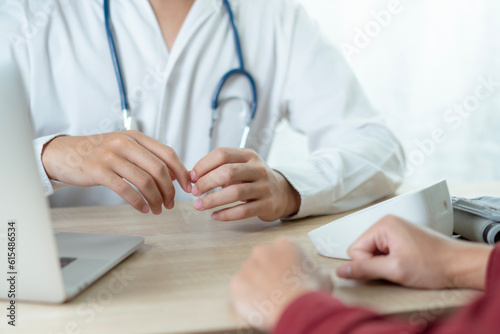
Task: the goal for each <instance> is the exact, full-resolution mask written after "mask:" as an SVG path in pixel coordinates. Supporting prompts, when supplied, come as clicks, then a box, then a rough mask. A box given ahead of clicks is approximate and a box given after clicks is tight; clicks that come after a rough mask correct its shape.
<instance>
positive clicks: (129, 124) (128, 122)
mask: <svg viewBox="0 0 500 334" xmlns="http://www.w3.org/2000/svg"><path fill="white" fill-rule="evenodd" d="M223 3H224V6H225V8H226V9H227V12H228V16H229V22H230V25H231V29H232V31H233V35H234V44H235V47H236V55H237V57H238V63H239V67H238V68H235V69H233V70H230V71H229V72H227V73H226V74H225V75H224V76H223V77H222V78H221V80H220V81H219V83H218V84H217V87H216V88H215V91H214V93H213V96H212V101H211V108H212V124H211V126H210V133H209V136H210V148H212V143H213V137H214V129H215V126H216V124H217V121H218V118H219V112H218V109H219V96H220V93H221V91H222V89H223V88H224V85H225V84H226V82H227V81H228V80H229V78H231V77H233V76H243V77H245V78H247V79H248V82H249V84H250V88H251V90H252V103H251V106H250V111H249V114H248V116H247V118H246V120H245V122H246V124H245V129H244V131H243V135H242V138H241V141H240V146H239V147H240V148H244V147H245V146H246V143H247V140H248V134H249V132H250V125H251V122H252V120H253V119H254V118H255V114H256V112H257V101H258V99H257V97H258V96H257V87H256V84H255V80H254V78H253V77H252V75H251V74H250V73H249V72H248V71H247V70H246V69H245V63H244V61H243V53H242V50H241V42H240V35H239V33H238V28H237V27H236V24H235V22H234V14H233V10H232V8H231V5H230V4H229V1H228V0H223ZM104 22H105V26H106V33H107V36H108V43H109V49H110V53H111V58H112V61H113V66H114V69H115V74H116V80H117V82H118V88H119V90H120V99H121V109H122V113H123V126H124V127H123V130H137V129H138V126H137V122H136V121H135V120H134V118H133V117H132V116H131V114H130V109H129V106H128V102H127V94H126V92H125V85H124V82H123V75H122V71H121V67H120V62H119V60H118V55H117V51H116V45H115V40H114V36H113V30H112V23H111V15H110V11H109V0H104Z"/></svg>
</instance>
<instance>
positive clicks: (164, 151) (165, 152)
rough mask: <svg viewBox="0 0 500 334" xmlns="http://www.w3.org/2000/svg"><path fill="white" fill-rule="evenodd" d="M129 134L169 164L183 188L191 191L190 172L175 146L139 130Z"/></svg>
mask: <svg viewBox="0 0 500 334" xmlns="http://www.w3.org/2000/svg"><path fill="white" fill-rule="evenodd" d="M127 134H128V135H129V136H130V137H132V138H133V139H135V140H136V141H137V142H138V143H139V144H140V145H141V146H143V147H144V148H146V149H147V150H149V151H150V152H151V153H153V154H154V155H156V156H157V157H158V158H159V159H161V160H162V161H163V162H164V163H165V164H166V165H167V167H168V168H169V170H170V171H171V172H172V173H173V174H174V175H175V178H176V179H177V180H178V181H179V184H180V186H181V187H182V189H183V190H184V191H186V192H191V182H190V177H189V173H188V171H187V169H186V167H185V166H184V164H183V163H182V161H181V159H179V156H178V155H177V153H175V150H174V149H173V148H171V147H169V146H166V145H164V144H162V143H160V142H159V141H157V140H154V139H153V138H150V137H148V136H146V135H144V134H142V133H140V132H138V131H127Z"/></svg>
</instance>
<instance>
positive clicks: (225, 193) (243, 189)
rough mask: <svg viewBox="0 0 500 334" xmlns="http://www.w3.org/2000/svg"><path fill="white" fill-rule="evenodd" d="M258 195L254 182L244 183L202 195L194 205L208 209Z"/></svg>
mask: <svg viewBox="0 0 500 334" xmlns="http://www.w3.org/2000/svg"><path fill="white" fill-rule="evenodd" d="M256 196H257V194H256V191H255V185H254V184H252V183H242V184H238V185H233V186H230V187H227V188H224V189H221V190H219V191H216V192H214V193H212V194H210V195H207V196H205V197H202V198H200V199H198V200H197V201H196V202H195V203H194V207H195V209H197V210H200V211H202V210H208V209H213V208H216V207H218V206H222V205H226V204H231V203H235V202H239V201H247V200H251V199H255V198H256Z"/></svg>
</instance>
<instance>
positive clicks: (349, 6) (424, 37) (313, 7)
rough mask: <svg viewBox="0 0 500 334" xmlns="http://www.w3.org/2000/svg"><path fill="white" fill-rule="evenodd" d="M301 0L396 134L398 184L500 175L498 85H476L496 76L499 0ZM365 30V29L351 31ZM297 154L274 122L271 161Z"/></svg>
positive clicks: (499, 66) (298, 140) (298, 148)
mask: <svg viewBox="0 0 500 334" xmlns="http://www.w3.org/2000/svg"><path fill="white" fill-rule="evenodd" d="M301 2H302V3H303V5H304V6H305V7H306V9H307V10H308V11H309V12H310V14H311V16H312V17H314V18H315V19H317V20H318V23H319V24H320V26H321V27H322V29H323V31H324V33H325V34H326V35H327V36H328V37H329V38H330V40H331V41H332V43H334V44H335V45H336V46H337V47H338V48H339V50H344V52H342V51H341V52H342V53H343V54H344V56H346V58H348V59H349V61H350V64H351V66H352V68H353V70H354V72H355V73H356V75H357V77H358V78H359V80H360V82H361V84H362V86H363V87H364V89H365V91H366V93H367V95H368V96H369V98H370V100H371V102H372V103H373V105H374V106H375V107H376V108H377V109H378V110H379V111H380V112H381V113H383V114H384V115H385V116H386V117H387V121H388V124H389V126H390V127H391V128H392V129H393V131H394V132H395V133H396V135H397V136H398V137H399V138H400V140H401V142H402V143H403V146H404V147H405V149H406V152H407V155H408V160H409V173H408V176H407V181H406V183H407V185H412V186H417V185H421V184H424V183H427V182H432V181H434V180H436V179H439V178H447V179H448V180H449V182H450V183H464V182H473V181H490V180H500V168H499V166H500V145H499V143H500V117H499V116H497V115H498V114H499V112H500V85H499V86H497V87H493V88H492V90H493V92H492V93H491V94H490V96H488V97H486V96H484V95H488V94H487V93H489V92H488V91H487V89H486V88H485V87H483V88H480V89H479V91H478V92H477V91H476V89H477V87H478V86H479V85H481V82H482V81H483V80H488V78H489V77H491V76H492V78H493V80H494V81H496V82H499V83H500V20H499V19H498V18H499V17H500V1H498V0H476V1H470V0H439V1H432V0H418V1H417V0H400V1H398V0H385V1H381V0H349V1H347V0H301ZM388 8H393V9H395V10H393V12H394V14H391V15H390V18H389V16H387V13H388ZM374 13H382V14H381V16H382V17H383V19H384V22H382V21H381V22H382V23H383V24H380V23H377V20H376V19H375V17H376V16H377V15H375V14H374ZM379 20H380V18H379ZM366 29H372V30H369V33H371V34H372V36H373V37H370V36H368V38H365V39H363V37H364V36H362V37H360V33H359V31H363V32H366ZM362 42H363V43H362ZM363 44H365V45H363ZM349 47H352V48H351V49H350V50H351V51H352V50H354V49H353V48H354V47H355V48H356V49H357V50H356V52H357V53H351V54H349V52H347V51H346V50H348V48H349ZM495 78H497V79H495ZM477 93H479V98H477V97H476V94H477ZM464 104H465V107H464ZM467 108H468V109H470V110H471V111H470V112H469V111H467V110H466V109H467ZM445 117H447V118H446V119H445ZM433 135H434V136H435V137H436V138H435V139H439V140H438V142H437V143H436V142H435V141H434V142H431V140H432V137H433ZM438 135H439V136H438ZM441 141H444V142H441ZM290 142H293V143H294V145H290ZM305 154H307V149H306V142H305V139H304V138H303V137H302V136H300V135H297V134H295V133H293V131H292V130H291V129H290V128H289V127H287V126H286V125H283V126H281V127H280V128H279V129H278V133H277V137H276V141H275V145H274V147H273V150H272V153H271V157H270V160H271V161H276V160H278V159H279V160H286V161H291V159H293V158H295V157H296V156H297V155H305Z"/></svg>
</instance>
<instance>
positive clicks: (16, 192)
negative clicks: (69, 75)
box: [0, 50, 144, 303]
mask: <svg viewBox="0 0 500 334" xmlns="http://www.w3.org/2000/svg"><path fill="white" fill-rule="evenodd" d="M11 57H12V56H11V55H10V54H8V52H5V51H4V50H0V276H1V277H2V279H0V299H7V300H12V299H15V300H24V301H33V302H44V303H62V302H64V301H67V300H69V299H71V298H73V297H75V296H76V295H77V294H78V293H80V292H81V291H82V290H84V289H85V288H86V287H88V286H89V285H90V284H92V283H93V282H95V281H96V280H97V279H99V278H100V277H101V276H103V275H104V274H105V273H106V272H108V271H110V270H111V269H112V268H113V267H115V266H116V265H117V264H118V263H120V262H121V261H123V260H124V259H125V258H127V257H128V256H129V255H130V254H132V253H133V252H134V251H136V250H137V249H138V248H139V247H140V246H141V245H142V244H143V243H144V239H143V238H140V237H128V236H110V235H94V234H77V233H57V232H54V231H53V229H52V222H51V216H50V211H49V205H48V201H47V198H45V196H44V194H43V190H42V184H41V180H40V177H39V174H38V168H37V164H36V160H35V155H34V150H33V146H32V139H33V132H32V128H31V122H30V113H29V105H28V102H27V99H26V96H25V91H24V88H23V85H22V82H21V78H20V74H19V71H18V69H17V67H16V66H15V63H14V62H13V61H12V58H11ZM6 276H7V279H5V277H6Z"/></svg>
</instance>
